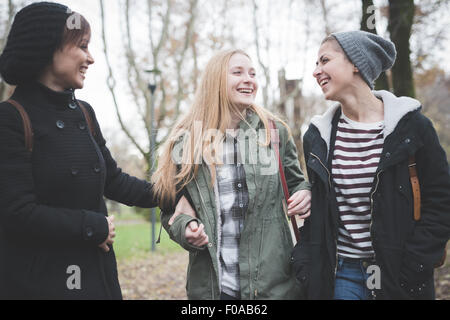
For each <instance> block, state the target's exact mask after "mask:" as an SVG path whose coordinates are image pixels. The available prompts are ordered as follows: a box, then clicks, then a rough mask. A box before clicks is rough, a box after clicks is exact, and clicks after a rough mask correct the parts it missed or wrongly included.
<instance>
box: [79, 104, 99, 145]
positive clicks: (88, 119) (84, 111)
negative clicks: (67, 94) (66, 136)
mask: <svg viewBox="0 0 450 320" xmlns="http://www.w3.org/2000/svg"><path fill="white" fill-rule="evenodd" d="M76 102H77V104H78V106H79V107H80V109H81V111H83V114H84V118H85V119H86V122H87V125H88V127H89V131H91V134H92V136H93V137H95V130H94V124H93V122H92V118H91V115H90V114H89V112H88V111H87V109H86V107H85V106H84V104H83V103H82V102H81V103H80V102H79V101H78V100H76Z"/></svg>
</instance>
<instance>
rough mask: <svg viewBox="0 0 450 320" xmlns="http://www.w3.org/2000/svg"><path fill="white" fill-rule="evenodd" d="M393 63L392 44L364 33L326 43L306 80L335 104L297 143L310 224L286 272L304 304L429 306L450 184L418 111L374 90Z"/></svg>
mask: <svg viewBox="0 0 450 320" xmlns="http://www.w3.org/2000/svg"><path fill="white" fill-rule="evenodd" d="M395 58H396V51H395V46H394V44H393V43H392V42H391V41H389V40H386V39H384V38H382V37H380V36H377V35H374V34H371V33H367V32H363V31H350V32H340V33H335V34H332V35H330V36H328V37H327V38H325V39H324V40H323V42H322V45H321V47H320V49H319V53H318V60H317V62H316V65H317V67H316V69H315V70H314V74H313V75H314V77H315V78H316V80H317V83H318V85H319V86H320V87H321V89H322V92H323V94H324V96H325V99H327V100H333V101H337V102H338V103H337V104H335V105H333V106H332V107H330V108H329V109H328V110H327V111H326V112H325V113H324V114H323V115H321V116H315V117H314V118H313V119H312V120H311V124H310V126H309V129H308V131H307V132H306V134H305V136H304V149H305V150H304V151H305V152H304V154H305V160H306V164H307V170H308V177H309V179H310V182H311V184H312V202H311V217H310V219H308V220H306V221H305V224H304V226H303V227H302V228H301V237H300V238H301V239H302V241H301V242H300V243H299V244H298V245H297V246H296V247H295V249H294V252H293V264H294V269H295V271H296V275H297V279H298V280H299V283H300V284H301V285H302V287H303V289H304V293H305V298H308V299H358V300H359V299H361V300H365V299H374V298H377V299H433V298H434V282H433V271H434V267H435V266H436V265H438V264H439V263H440V261H441V260H442V259H443V256H444V250H445V244H446V242H447V241H448V239H449V236H450V176H449V170H448V164H447V160H446V155H445V152H444V150H443V149H442V147H441V146H440V144H439V140H438V137H437V135H436V132H435V130H434V128H433V125H432V124H431V121H430V120H429V119H427V118H426V117H425V116H423V115H422V114H421V113H420V109H421V104H420V102H419V101H417V100H415V99H412V98H409V97H396V96H395V95H393V94H392V93H390V92H388V91H383V90H382V91H372V89H373V82H374V81H375V80H376V79H377V78H378V76H379V75H380V73H381V72H384V71H386V70H387V69H389V68H390V67H392V65H393V64H394V61H395ZM419 189H420V190H419Z"/></svg>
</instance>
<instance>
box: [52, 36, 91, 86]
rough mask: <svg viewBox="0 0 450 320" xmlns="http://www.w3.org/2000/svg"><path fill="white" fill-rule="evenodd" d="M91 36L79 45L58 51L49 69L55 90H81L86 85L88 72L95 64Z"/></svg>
mask: <svg viewBox="0 0 450 320" xmlns="http://www.w3.org/2000/svg"><path fill="white" fill-rule="evenodd" d="M89 40H90V36H89V35H86V36H84V37H83V38H82V39H81V41H80V42H79V43H78V44H77V45H73V44H70V43H69V44H67V45H65V46H64V47H63V48H62V49H61V50H56V52H55V54H54V55H53V63H52V65H51V66H50V67H49V68H48V73H49V75H50V76H51V79H52V83H53V86H55V87H58V88H54V89H59V91H60V90H65V89H70V88H73V89H81V88H83V85H84V79H85V77H86V71H87V69H88V68H89V65H91V64H93V63H94V59H93V58H92V56H91V54H90V52H89V49H88V46H89Z"/></svg>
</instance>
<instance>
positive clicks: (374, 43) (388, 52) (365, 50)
mask: <svg viewBox="0 0 450 320" xmlns="http://www.w3.org/2000/svg"><path fill="white" fill-rule="evenodd" d="M331 35H332V36H333V37H334V38H336V40H337V42H338V43H339V45H340V46H341V47H342V49H343V50H344V52H345V54H346V55H347V57H348V59H349V60H350V61H351V62H352V63H353V64H354V65H355V66H356V67H357V68H358V70H359V73H360V74H361V76H362V78H363V79H364V81H365V82H366V83H367V84H368V85H369V87H370V88H371V89H373V88H374V85H373V83H374V81H375V80H376V79H377V78H378V77H379V76H380V74H381V72H384V71H386V70H387V69H389V68H391V67H392V66H393V64H394V62H395V57H396V56H397V51H396V50H395V45H394V44H393V43H392V42H391V41H389V40H386V39H384V38H383V37H380V36H378V35H376V34H373V33H369V32H366V31H359V30H358V31H348V32H337V33H333V34H331Z"/></svg>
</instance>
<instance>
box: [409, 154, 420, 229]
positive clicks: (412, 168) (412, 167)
mask: <svg viewBox="0 0 450 320" xmlns="http://www.w3.org/2000/svg"><path fill="white" fill-rule="evenodd" d="M408 169H409V179H410V180H411V187H412V192H413V196H414V220H415V221H419V220H420V184H419V178H418V177H417V169H416V157H415V156H411V157H409V165H408Z"/></svg>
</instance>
